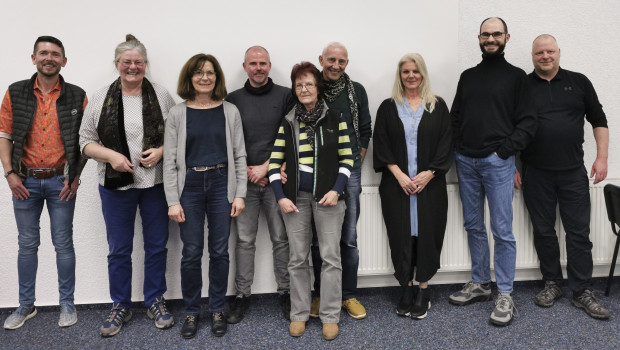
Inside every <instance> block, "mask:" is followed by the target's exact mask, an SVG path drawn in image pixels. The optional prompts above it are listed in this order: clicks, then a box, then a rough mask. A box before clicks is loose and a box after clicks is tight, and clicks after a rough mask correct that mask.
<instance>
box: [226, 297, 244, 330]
mask: <svg viewBox="0 0 620 350" xmlns="http://www.w3.org/2000/svg"><path fill="white" fill-rule="evenodd" d="M248 306H250V297H246V296H244V295H237V296H236V297H235V299H234V300H233V302H232V304H231V305H230V311H229V312H228V313H227V314H226V322H228V323H230V324H235V323H239V322H241V320H243V314H244V313H245V311H246V310H247V309H248Z"/></svg>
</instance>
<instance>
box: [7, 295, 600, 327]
mask: <svg viewBox="0 0 620 350" xmlns="http://www.w3.org/2000/svg"><path fill="white" fill-rule="evenodd" d="M571 301H572V302H573V305H575V306H576V307H578V308H580V309H583V310H584V311H585V312H586V313H587V314H588V315H590V317H593V318H596V319H599V320H606V319H608V318H609V317H610V316H611V314H610V313H609V310H607V309H606V308H604V307H603V306H602V305H601V304H599V302H598V300H596V298H595V297H594V293H592V291H591V290H589V289H586V290H585V291H584V292H583V293H581V294H580V295H578V296H575V295H573V299H571ZM4 328H6V324H5V326H4Z"/></svg>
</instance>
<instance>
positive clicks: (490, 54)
mask: <svg viewBox="0 0 620 350" xmlns="http://www.w3.org/2000/svg"><path fill="white" fill-rule="evenodd" d="M505 48H506V44H499V47H498V48H497V50H496V51H495V52H487V51H486V50H485V49H484V44H480V50H481V51H482V55H483V56H485V57H498V56H502V55H503V54H504V49H505Z"/></svg>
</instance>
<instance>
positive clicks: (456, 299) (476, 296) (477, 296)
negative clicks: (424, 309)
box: [449, 281, 491, 306]
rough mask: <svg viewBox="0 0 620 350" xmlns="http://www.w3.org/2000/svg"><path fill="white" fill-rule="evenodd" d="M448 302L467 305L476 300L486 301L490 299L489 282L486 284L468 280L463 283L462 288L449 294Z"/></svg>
mask: <svg viewBox="0 0 620 350" xmlns="http://www.w3.org/2000/svg"><path fill="white" fill-rule="evenodd" d="M449 300H450V304H454V305H459V306H463V305H467V304H471V303H475V302H476V301H488V300H491V284H490V283H489V284H488V285H487V286H485V285H483V284H480V283H476V282H474V281H469V282H467V283H465V285H464V286H463V289H461V290H460V291H458V292H456V293H453V294H451V295H450V298H449Z"/></svg>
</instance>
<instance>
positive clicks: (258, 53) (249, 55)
mask: <svg viewBox="0 0 620 350" xmlns="http://www.w3.org/2000/svg"><path fill="white" fill-rule="evenodd" d="M243 69H244V70H245V72H246V73H247V74H248V79H249V81H250V85H251V86H253V87H255V88H258V87H261V86H263V85H265V84H267V83H268V82H269V71H270V70H271V59H270V58H269V52H267V49H265V48H264V47H262V46H258V45H257V46H252V47H250V48H249V49H247V50H246V51H245V58H244V60H243Z"/></svg>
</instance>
